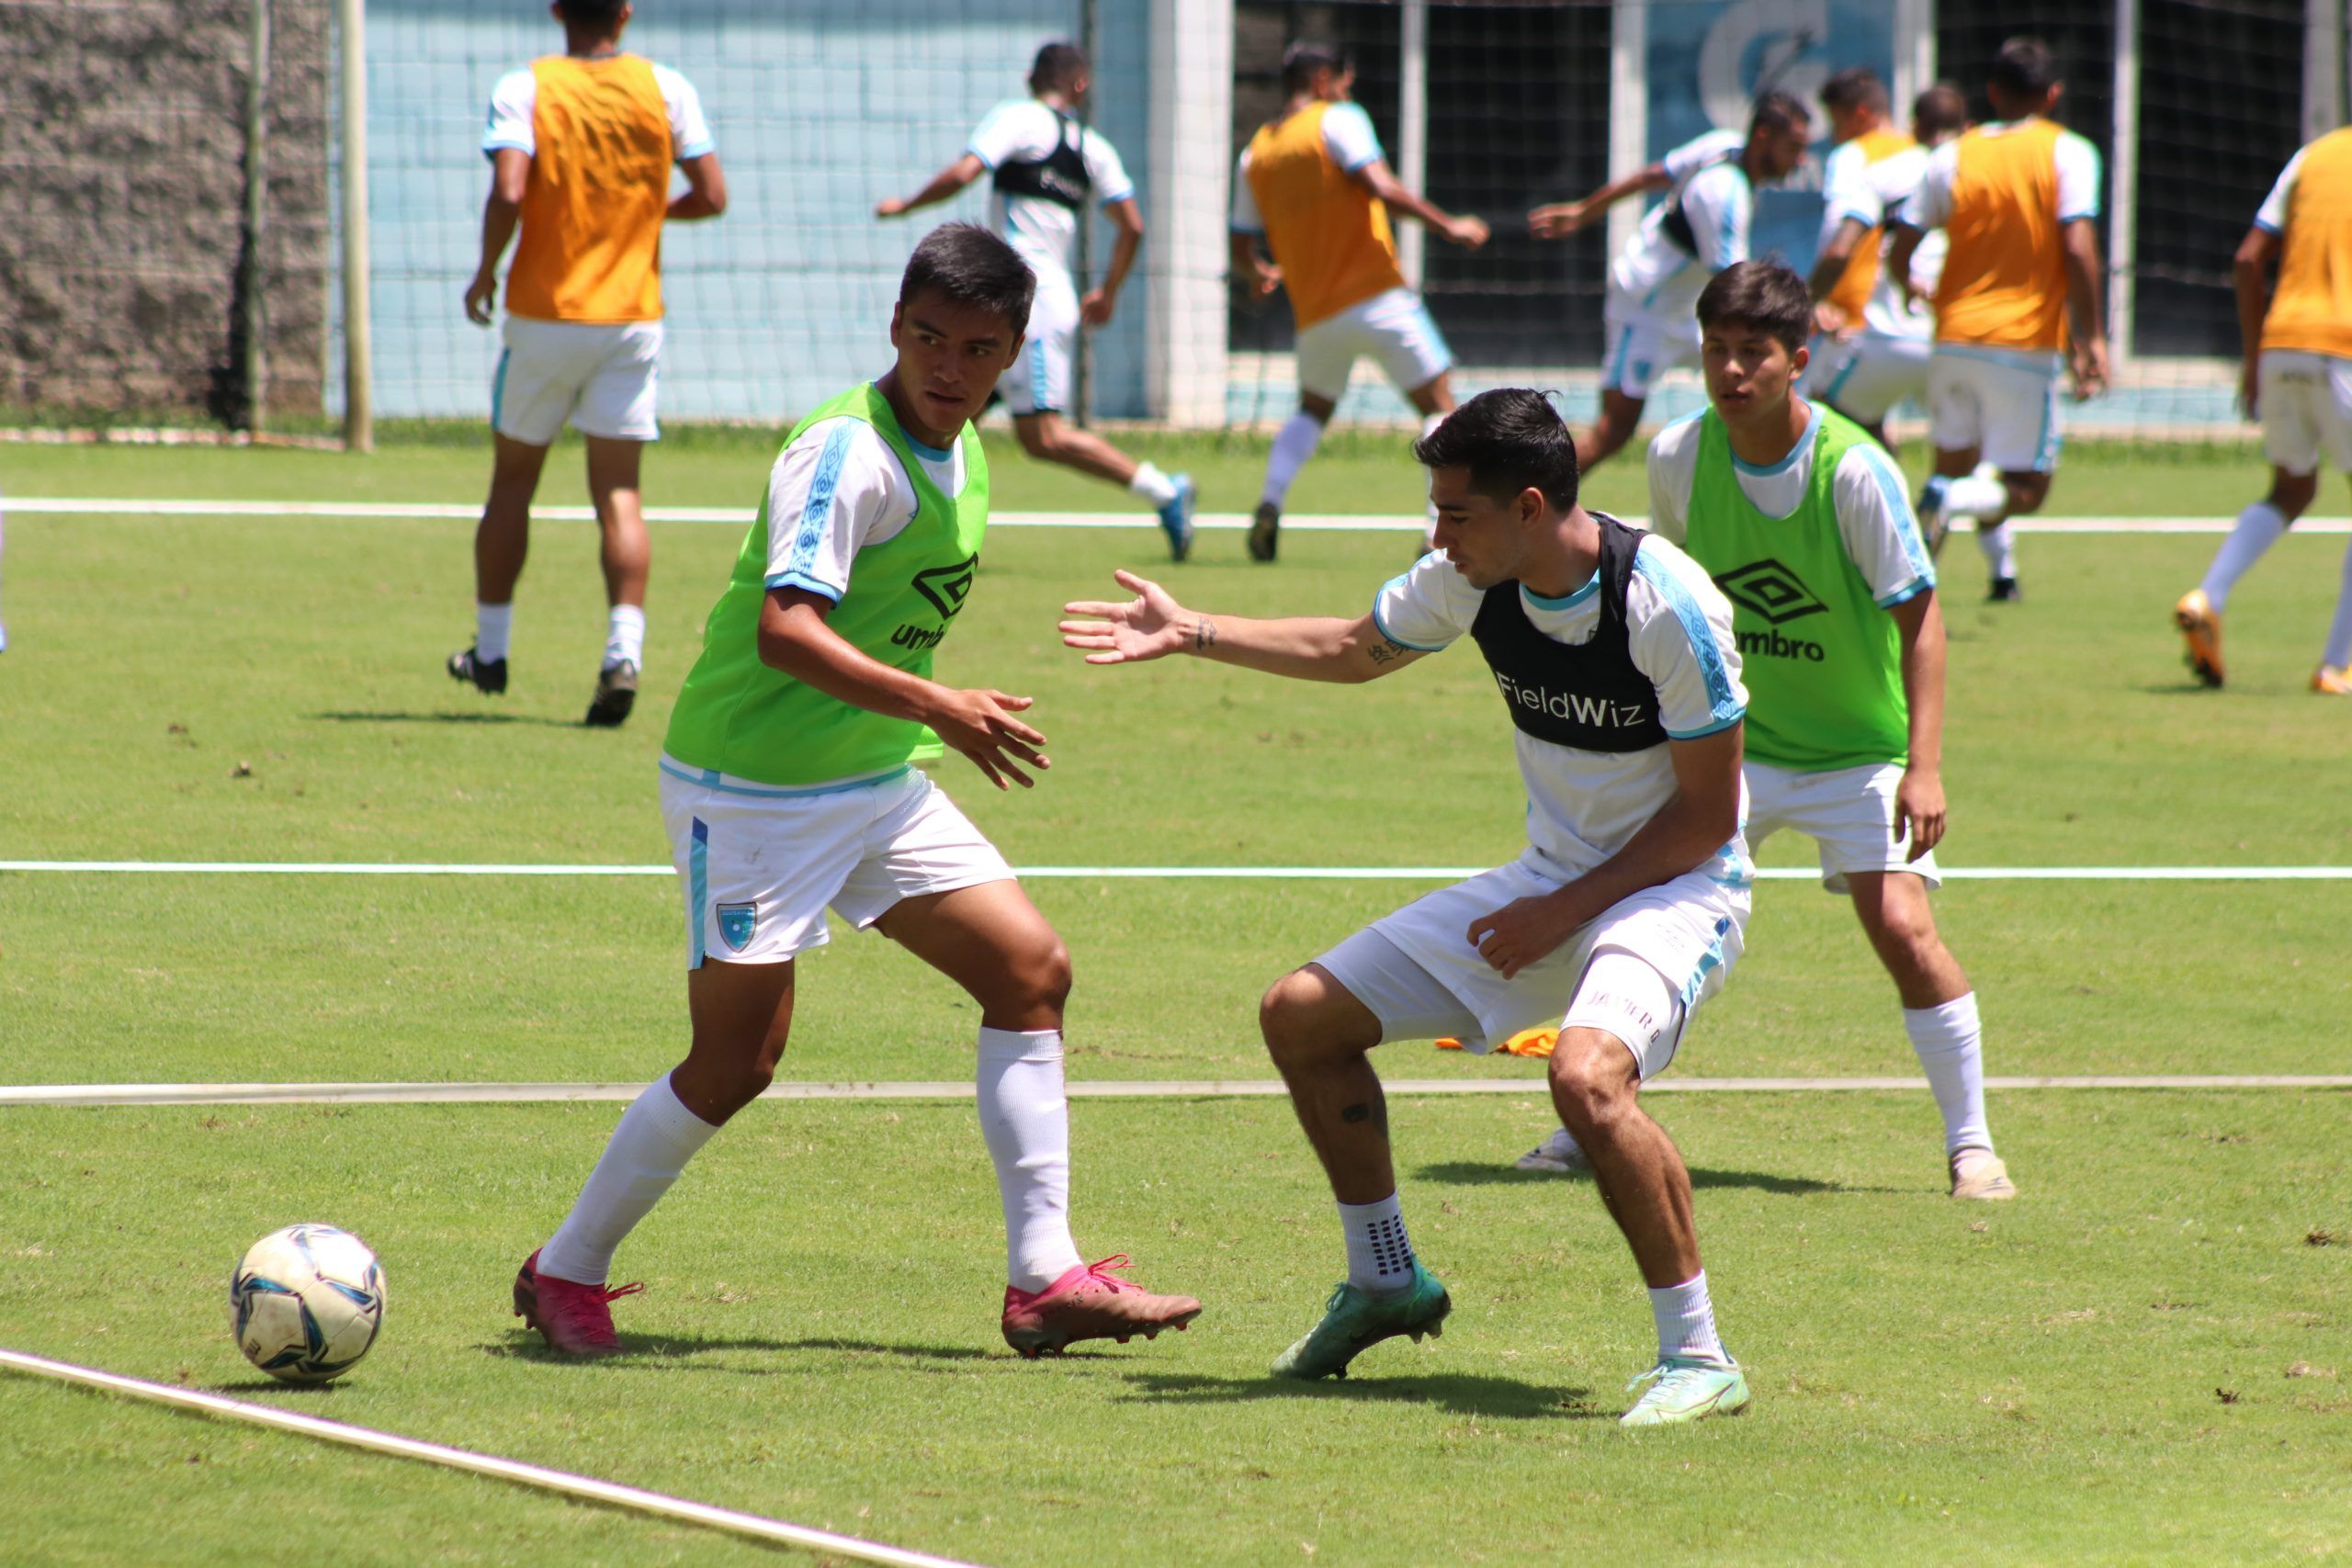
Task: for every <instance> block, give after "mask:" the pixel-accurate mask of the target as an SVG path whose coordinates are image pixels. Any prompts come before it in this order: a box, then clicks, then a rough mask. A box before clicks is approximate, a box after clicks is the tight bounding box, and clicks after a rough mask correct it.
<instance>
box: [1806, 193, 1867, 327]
mask: <svg viewBox="0 0 2352 1568" xmlns="http://www.w3.org/2000/svg"><path fill="white" fill-rule="evenodd" d="M1869 232H1870V231H1869V230H1868V229H1866V228H1864V227H1863V226H1862V221H1861V220H1860V219H1859V218H1846V219H1841V220H1838V231H1837V232H1836V233H1834V234H1832V235H1830V236H1829V242H1828V243H1826V244H1825V245H1823V246H1822V247H1821V254H1819V255H1818V256H1817V257H1815V260H1814V264H1813V276H1811V277H1808V278H1807V279H1805V287H1806V288H1809V289H1811V290H1812V291H1813V324H1814V326H1815V330H1817V331H1820V332H1825V333H1830V334H1832V335H1833V336H1835V335H1838V334H1842V333H1844V332H1845V331H1846V329H1847V328H1848V327H1849V326H1850V325H1852V324H1853V323H1852V322H1850V321H1848V320H1847V319H1846V312H1845V311H1843V310H1839V309H1838V307H1837V306H1836V305H1834V304H1832V303H1830V300H1829V294H1830V290H1832V289H1834V288H1837V287H1838V279H1839V278H1841V277H1843V276H1846V264H1847V263H1849V262H1850V261H1852V260H1853V259H1854V252H1855V250H1856V249H1857V248H1858V247H1860V244H1861V243H1862V236H1863V235H1865V234H1867V233H1869Z"/></svg>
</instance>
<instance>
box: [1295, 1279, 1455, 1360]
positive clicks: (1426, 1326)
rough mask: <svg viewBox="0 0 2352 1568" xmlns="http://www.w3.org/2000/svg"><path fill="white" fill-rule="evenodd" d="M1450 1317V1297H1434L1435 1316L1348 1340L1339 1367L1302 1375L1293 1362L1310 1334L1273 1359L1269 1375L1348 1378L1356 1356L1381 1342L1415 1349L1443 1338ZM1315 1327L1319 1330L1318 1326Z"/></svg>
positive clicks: (1451, 1302) (1451, 1304) (1451, 1306)
mask: <svg viewBox="0 0 2352 1568" xmlns="http://www.w3.org/2000/svg"><path fill="white" fill-rule="evenodd" d="M1452 1315H1453V1296H1452V1295H1451V1294H1445V1295H1441V1296H1439V1297H1438V1303H1437V1314H1436V1315H1435V1316H1433V1317H1430V1318H1428V1319H1426V1320H1425V1321H1423V1322H1420V1323H1418V1324H1415V1325H1413V1326H1411V1327H1409V1328H1390V1329H1385V1330H1384V1331H1382V1332H1381V1333H1378V1334H1367V1335H1365V1336H1364V1337H1363V1338H1362V1339H1357V1338H1355V1337H1350V1338H1349V1339H1348V1342H1347V1347H1348V1353H1347V1355H1346V1356H1344V1357H1342V1358H1341V1359H1340V1362H1339V1364H1338V1365H1337V1366H1332V1367H1326V1368H1323V1369H1322V1370H1321V1371H1306V1370H1305V1369H1303V1368H1302V1367H1300V1366H1299V1364H1298V1362H1297V1360H1296V1359H1295V1358H1296V1357H1297V1356H1299V1355H1300V1354H1301V1353H1302V1352H1304V1351H1305V1350H1306V1348H1307V1341H1308V1340H1311V1339H1313V1338H1314V1337H1315V1336H1314V1334H1313V1333H1311V1332H1310V1333H1309V1334H1308V1335H1307V1336H1306V1338H1305V1339H1302V1340H1300V1341H1299V1342H1298V1343H1297V1344H1295V1345H1293V1346H1292V1347H1291V1348H1289V1349H1287V1350H1284V1351H1283V1353H1282V1354H1281V1355H1279V1356H1277V1357H1275V1358H1274V1364H1273V1367H1272V1371H1273V1374H1274V1376H1276V1377H1278V1378H1296V1379H1297V1380H1299V1381H1300V1382H1316V1381H1317V1379H1320V1378H1345V1377H1346V1376H1347V1375H1348V1368H1349V1366H1350V1365H1351V1363H1352V1362H1353V1361H1354V1360H1355V1359H1356V1358H1357V1357H1358V1356H1361V1355H1363V1353H1364V1352H1365V1351H1366V1350H1369V1349H1371V1348H1373V1347H1374V1345H1377V1344H1379V1343H1380V1342H1381V1341H1383V1340H1385V1339H1410V1340H1411V1341H1412V1342H1413V1343H1414V1344H1416V1345H1418V1344H1419V1343H1420V1342H1421V1341H1422V1340H1424V1339H1442V1338H1444V1337H1445V1320H1446V1319H1447V1318H1448V1317H1450V1316H1452ZM1317 1326H1318V1327H1319V1326H1320V1325H1317ZM1284 1363H1288V1364H1287V1365H1285V1364H1284Z"/></svg>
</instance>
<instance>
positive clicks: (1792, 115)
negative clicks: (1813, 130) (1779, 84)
mask: <svg viewBox="0 0 2352 1568" xmlns="http://www.w3.org/2000/svg"><path fill="white" fill-rule="evenodd" d="M1812 123H1813V115H1812V113H1811V111H1809V110H1808V109H1806V107H1804V100H1802V99H1800V98H1799V97H1798V96H1796V95H1795V94H1794V93H1767V94H1765V95H1764V96H1762V97H1760V98H1758V99H1757V100H1756V107H1755V108H1754V109H1753V110H1752V111H1750V112H1749V114H1748V117H1747V134H1748V135H1750V136H1753V135H1755V134H1756V133H1757V132H1758V131H1759V130H1803V129H1804V128H1805V127H1807V126H1810V125H1811V124H1812Z"/></svg>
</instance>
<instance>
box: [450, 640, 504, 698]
mask: <svg viewBox="0 0 2352 1568" xmlns="http://www.w3.org/2000/svg"><path fill="white" fill-rule="evenodd" d="M449 679H451V680H452V681H464V682H469V684H471V685H472V687H473V689H474V690H475V691H477V692H482V693H485V694H488V695H491V696H493V697H495V696H499V695H502V694H504V692H505V690H506V660H503V659H500V660H488V659H483V658H481V657H480V656H479V655H478V654H476V653H475V652H474V650H473V649H470V648H469V649H466V650H465V652H463V653H453V654H451V655H449Z"/></svg>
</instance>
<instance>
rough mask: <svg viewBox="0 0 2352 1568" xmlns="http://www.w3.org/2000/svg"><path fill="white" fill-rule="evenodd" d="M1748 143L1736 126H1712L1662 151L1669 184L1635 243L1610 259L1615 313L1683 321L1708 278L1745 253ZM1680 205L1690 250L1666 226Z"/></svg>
mask: <svg viewBox="0 0 2352 1568" xmlns="http://www.w3.org/2000/svg"><path fill="white" fill-rule="evenodd" d="M1746 147H1747V137H1746V136H1745V135H1743V134H1742V133H1740V132H1738V131H1736V130H1711V131H1709V132H1707V133H1706V134H1705V135H1704V136H1701V137H1696V138H1694V139H1693V140H1691V141H1686V142H1684V143H1683V144H1682V145H1681V146H1679V147H1677V148H1676V149H1675V150H1674V151H1673V152H1668V154H1667V155H1666V157H1665V159H1664V160H1663V162H1664V164H1665V166H1666V172H1667V175H1668V176H1669V177H1670V178H1671V179H1672V180H1673V181H1674V184H1673V186H1672V188H1670V189H1669V190H1668V192H1667V195H1666V199H1665V200H1664V201H1661V202H1659V203H1658V204H1657V206H1656V207H1653V208H1651V209H1650V210H1649V212H1648V213H1647V214H1646V215H1645V216H1644V218H1643V219H1642V226H1641V229H1640V231H1638V232H1636V233H1635V234H1634V241H1633V243H1631V244H1629V245H1627V246H1626V247H1625V249H1624V250H1623V251H1622V252H1621V253H1619V254H1618V256H1617V259H1616V260H1615V261H1613V262H1611V263H1610V264H1609V309H1610V310H1611V312H1612V313H1613V314H1615V315H1617V316H1618V317H1620V318H1621V319H1623V318H1626V317H1631V316H1647V317H1650V318H1652V319H1653V320H1657V321H1668V322H1673V323H1676V324H1680V323H1683V322H1686V321H1690V320H1691V312H1692V311H1693V310H1695V309H1696V308H1697V306H1698V303H1699V295H1700V293H1701V292H1702V290H1704V289H1705V288H1706V287H1707V284H1708V281H1709V280H1710V279H1712V278H1713V276H1715V274H1717V273H1719V272H1721V271H1723V269H1724V268H1725V267H1727V266H1729V265H1732V264H1733V263H1735V262H1744V261H1746V260H1747V234H1748V228H1749V225H1750V223H1751V221H1752V220H1753V219H1754V218H1755V214H1756V194H1755V192H1754V191H1752V190H1750V189H1749V188H1748V184H1747V171H1746V170H1744V169H1743V168H1741V167H1740V163H1739V157H1740V152H1741V151H1742V150H1743V149H1745V148H1746ZM1678 205H1679V208H1680V209H1681V212H1682V215H1683V218H1684V219H1685V220H1687V221H1688V222H1689V223H1690V225H1691V246H1692V249H1691V250H1685V249H1683V247H1682V246H1681V244H1680V243H1678V242H1677V241H1676V240H1675V239H1674V237H1673V236H1672V235H1671V234H1670V232H1669V231H1668V227H1667V216H1668V213H1669V212H1671V211H1673V210H1674V209H1676V208H1677V206H1678Z"/></svg>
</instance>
